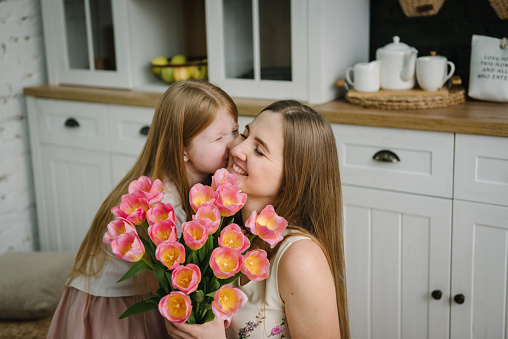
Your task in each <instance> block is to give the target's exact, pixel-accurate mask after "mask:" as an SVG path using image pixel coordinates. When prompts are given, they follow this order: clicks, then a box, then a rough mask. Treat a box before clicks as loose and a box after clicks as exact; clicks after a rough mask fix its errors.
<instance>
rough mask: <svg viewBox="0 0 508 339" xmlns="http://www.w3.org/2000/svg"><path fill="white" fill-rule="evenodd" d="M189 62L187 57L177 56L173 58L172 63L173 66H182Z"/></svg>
mask: <svg viewBox="0 0 508 339" xmlns="http://www.w3.org/2000/svg"><path fill="white" fill-rule="evenodd" d="M186 62H187V57H186V56H185V55H183V54H177V55H175V56H173V57H172V58H171V61H170V63H171V64H172V65H181V64H185V63H186Z"/></svg>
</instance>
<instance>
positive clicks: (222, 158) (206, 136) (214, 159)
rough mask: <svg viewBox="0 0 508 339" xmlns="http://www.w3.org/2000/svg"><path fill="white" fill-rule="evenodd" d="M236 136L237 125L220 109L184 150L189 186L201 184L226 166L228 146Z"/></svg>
mask: <svg viewBox="0 0 508 339" xmlns="http://www.w3.org/2000/svg"><path fill="white" fill-rule="evenodd" d="M237 135H238V123H237V122H236V120H235V119H234V118H233V117H232V116H231V114H229V112H228V111H226V110H225V109H220V110H219V111H218V112H217V115H216V116H215V120H214V121H213V122H212V123H211V124H210V125H209V126H208V127H207V128H205V129H204V130H203V131H201V132H200V133H199V134H197V135H196V136H195V137H194V138H193V139H192V140H191V142H190V144H189V146H188V147H185V149H184V161H185V166H186V169H187V176H188V178H189V185H190V186H193V185H194V184H196V183H198V182H202V181H203V180H205V179H206V177H207V176H208V175H210V174H213V173H215V171H216V170H218V169H219V168H225V167H226V166H227V165H228V158H229V144H230V143H231V142H232V141H233V140H234V139H235V138H236V137H237Z"/></svg>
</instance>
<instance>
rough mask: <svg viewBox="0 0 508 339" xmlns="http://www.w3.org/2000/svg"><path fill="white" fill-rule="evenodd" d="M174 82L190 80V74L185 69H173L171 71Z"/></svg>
mask: <svg viewBox="0 0 508 339" xmlns="http://www.w3.org/2000/svg"><path fill="white" fill-rule="evenodd" d="M173 76H174V77H175V81H180V80H187V79H189V78H190V73H189V70H188V69H187V67H175V69H174V70H173Z"/></svg>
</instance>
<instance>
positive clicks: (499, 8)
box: [489, 0, 508, 20]
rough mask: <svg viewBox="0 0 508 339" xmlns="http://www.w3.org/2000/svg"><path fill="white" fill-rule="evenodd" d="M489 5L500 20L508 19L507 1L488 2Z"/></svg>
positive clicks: (493, 0) (492, 0)
mask: <svg viewBox="0 0 508 339" xmlns="http://www.w3.org/2000/svg"><path fill="white" fill-rule="evenodd" d="M489 1H490V5H491V6H492V8H493V9H494V11H495V12H496V14H497V16H498V17H499V19H501V20H505V19H508V0H489Z"/></svg>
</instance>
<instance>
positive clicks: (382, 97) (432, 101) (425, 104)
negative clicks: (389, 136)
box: [346, 86, 466, 110]
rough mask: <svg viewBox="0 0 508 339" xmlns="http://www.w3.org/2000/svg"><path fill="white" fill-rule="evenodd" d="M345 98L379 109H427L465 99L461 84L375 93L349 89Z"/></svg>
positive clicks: (445, 105)
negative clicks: (435, 88) (434, 90)
mask: <svg viewBox="0 0 508 339" xmlns="http://www.w3.org/2000/svg"><path fill="white" fill-rule="evenodd" d="M346 100H347V101H348V102H350V103H352V104H356V105H360V106H362V107H367V108H381V109H394V110H403V109H428V108H439V107H448V106H452V105H456V104H459V103H462V102H465V101H466V91H465V90H464V88H463V87H462V86H452V87H451V89H450V90H448V89H447V88H446V87H445V88H442V89H440V90H439V91H436V92H426V91H423V90H421V89H412V90H406V91H387V90H380V91H379V92H375V93H362V92H357V91H355V90H349V91H348V92H347V93H346Z"/></svg>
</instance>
